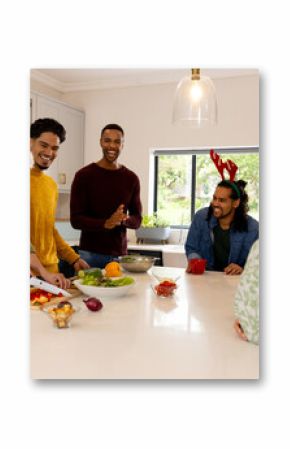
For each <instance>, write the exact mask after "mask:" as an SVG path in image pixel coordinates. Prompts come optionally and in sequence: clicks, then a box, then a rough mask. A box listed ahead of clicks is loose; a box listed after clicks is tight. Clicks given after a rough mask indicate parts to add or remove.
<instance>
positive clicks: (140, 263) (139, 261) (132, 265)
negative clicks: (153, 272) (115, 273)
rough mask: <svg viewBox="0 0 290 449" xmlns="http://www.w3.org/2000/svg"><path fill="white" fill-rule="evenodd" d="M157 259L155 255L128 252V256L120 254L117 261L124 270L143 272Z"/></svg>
mask: <svg viewBox="0 0 290 449" xmlns="http://www.w3.org/2000/svg"><path fill="white" fill-rule="evenodd" d="M157 259H158V258H157V257H151V256H141V255H139V254H136V255H135V254H130V255H128V256H120V257H119V263H120V265H121V267H122V268H123V269H124V270H126V271H131V272H134V273H145V272H146V271H148V270H149V269H150V268H151V267H152V266H153V265H154V262H155V260H157Z"/></svg>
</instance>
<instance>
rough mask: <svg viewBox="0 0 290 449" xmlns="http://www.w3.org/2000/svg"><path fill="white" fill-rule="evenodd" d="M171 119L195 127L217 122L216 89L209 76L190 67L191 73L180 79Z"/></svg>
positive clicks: (175, 122) (176, 122)
mask: <svg viewBox="0 0 290 449" xmlns="http://www.w3.org/2000/svg"><path fill="white" fill-rule="evenodd" d="M172 121H173V123H174V124H178V123H180V124H183V125H187V126H192V127H197V128H200V127H203V126H208V125H216V124H217V98H216V90H215V87H214V84H213V82H212V81H211V79H210V78H208V77H206V76H201V75H200V69H191V75H189V76H186V77H184V78H182V79H181V80H180V82H179V84H178V86H177V89H176V92H175V99H174V106H173V117H172Z"/></svg>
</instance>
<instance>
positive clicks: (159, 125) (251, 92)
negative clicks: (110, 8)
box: [31, 72, 259, 216]
mask: <svg viewBox="0 0 290 449" xmlns="http://www.w3.org/2000/svg"><path fill="white" fill-rule="evenodd" d="M214 84H215V86H216V90H217V97H218V125H217V126H216V127H209V128H205V129H194V128H186V127H183V126H176V125H172V123H171V114H172V105H173V98H174V93H175V89H176V84H159V85H147V86H134V87H126V88H125V87H122V88H114V89H112V88H111V89H102V90H94V91H79V92H71V93H65V94H60V92H58V91H57V90H55V89H52V88H50V87H46V86H43V85H41V84H40V83H39V82H36V81H33V80H32V81H31V88H32V89H33V90H36V91H38V92H40V93H43V94H46V95H50V96H53V97H55V98H57V99H60V100H62V101H64V102H67V103H69V104H72V105H75V106H77V107H81V108H82V109H84V110H85V114H86V117H85V155H84V160H85V164H88V163H90V162H91V161H96V160H98V159H100V158H101V154H102V153H101V149H100V146H99V138H100V131H101V129H102V128H103V127H104V126H105V125H106V124H107V123H118V124H120V125H121V126H122V127H123V128H124V131H125V145H124V149H123V153H122V155H121V157H120V161H121V162H122V163H123V164H124V165H126V166H127V167H128V168H130V169H132V170H133V171H135V172H136V173H137V174H138V176H139V178H140V181H141V200H142V204H143V211H144V213H146V212H147V211H148V202H149V198H148V184H149V182H148V181H149V150H150V149H151V148H164V147H193V146H194V147H196V146H213V147H219V146H231V145H232V146H257V145H259V75H258V72H257V75H256V76H243V77H235V78H223V79H215V80H214ZM67 200H68V199H66V203H68V201H67ZM68 211H69V208H68V204H66V206H65V207H64V211H63V212H64V213H63V214H62V213H61V214H60V216H66V215H68V213H69V212H68Z"/></svg>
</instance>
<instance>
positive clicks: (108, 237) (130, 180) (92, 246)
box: [70, 163, 142, 256]
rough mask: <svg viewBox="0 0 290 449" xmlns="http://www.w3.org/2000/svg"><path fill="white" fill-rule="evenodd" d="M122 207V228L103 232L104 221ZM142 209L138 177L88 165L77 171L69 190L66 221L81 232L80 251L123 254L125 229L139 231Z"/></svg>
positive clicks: (130, 172)
mask: <svg viewBox="0 0 290 449" xmlns="http://www.w3.org/2000/svg"><path fill="white" fill-rule="evenodd" d="M120 204H124V205H125V207H124V212H125V213H127V214H128V215H129V220H127V223H126V226H124V225H120V226H116V227H115V228H113V229H105V228H104V224H105V221H106V220H107V219H108V218H109V217H110V216H111V215H112V214H113V213H114V212H115V211H116V209H117V208H118V207H119V206H120ZM141 212H142V206H141V201H140V182H139V178H138V177H137V176H136V175H135V173H133V172H132V171H131V170H129V169H128V168H126V167H124V166H122V167H121V168H119V169H118V170H107V169H105V168H102V167H99V166H98V165H97V164H96V163H91V164H89V165H87V166H86V167H83V168H82V169H81V170H79V171H78V172H77V173H76V174H75V177H74V180H73V183H72V188H71V200H70V221H71V224H72V227H73V228H75V229H81V231H82V232H81V239H80V249H82V250H86V251H92V252H95V253H100V254H108V255H113V256H119V255H123V254H127V236H126V227H128V228H131V229H137V228H139V226H140V224H141V219H142V216H141Z"/></svg>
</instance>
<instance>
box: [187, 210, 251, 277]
mask: <svg viewBox="0 0 290 449" xmlns="http://www.w3.org/2000/svg"><path fill="white" fill-rule="evenodd" d="M208 209H209V208H208V207H205V208H203V209H200V210H199V211H198V212H196V214H195V216H194V218H193V221H192V223H191V226H190V229H189V232H188V235H187V239H186V243H185V252H186V256H187V259H188V260H190V259H195V258H202V259H206V260H207V265H206V269H207V270H214V253H213V228H214V227H215V226H216V225H217V224H218V220H217V219H216V218H215V217H214V216H211V217H210V219H209V221H207V215H208ZM247 218H248V231H247V232H245V231H243V232H240V231H235V230H233V229H230V254H229V260H228V263H229V264H230V263H235V264H237V265H240V266H241V267H244V265H245V263H246V260H247V257H248V254H249V251H250V248H251V246H252V245H253V243H254V242H255V241H256V240H257V239H258V237H259V223H258V222H257V220H255V219H254V218H253V217H251V216H250V215H248V216H247Z"/></svg>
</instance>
